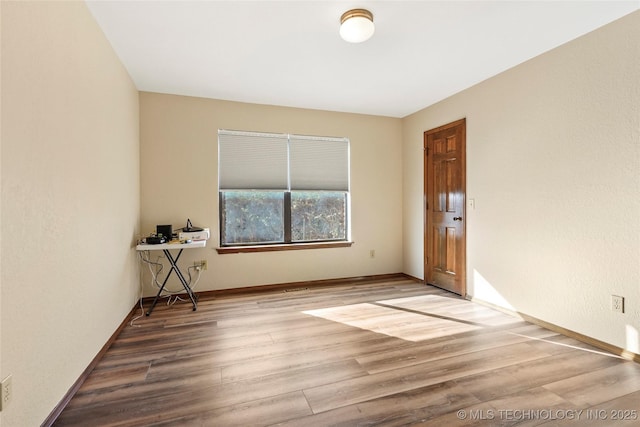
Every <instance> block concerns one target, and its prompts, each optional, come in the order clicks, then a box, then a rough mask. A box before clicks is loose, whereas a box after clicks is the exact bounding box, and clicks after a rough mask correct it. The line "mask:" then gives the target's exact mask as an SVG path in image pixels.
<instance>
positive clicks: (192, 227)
mask: <svg viewBox="0 0 640 427" xmlns="http://www.w3.org/2000/svg"><path fill="white" fill-rule="evenodd" d="M203 230H204V228H200V227H194V226H193V224H191V220H190V219H189V218H187V226H186V227H183V228H182V231H185V232H187V233H191V232H194V231H203Z"/></svg>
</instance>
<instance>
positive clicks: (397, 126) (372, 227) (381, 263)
mask: <svg viewBox="0 0 640 427" xmlns="http://www.w3.org/2000/svg"><path fill="white" fill-rule="evenodd" d="M218 129H238V130H251V131H265V132H282V133H297V134H305V135H325V136H345V137H348V138H349V139H350V141H351V196H352V201H351V219H352V224H353V225H352V230H351V232H352V238H353V241H354V242H355V244H354V245H353V246H352V247H350V248H335V249H314V250H301V251H284V252H269V253H253V254H225V255H219V254H218V253H217V252H216V251H215V250H214V248H215V247H216V246H217V244H218V242H219V232H218V195H217V179H218V178H217V177H218V172H217V162H218V158H217V131H218ZM140 138H141V139H140V144H141V193H142V194H141V196H142V197H141V207H142V222H141V224H142V232H143V234H148V233H150V232H152V231H154V230H155V226H156V225H157V224H172V225H173V226H174V228H178V227H182V226H183V225H184V224H185V222H186V219H187V218H191V220H192V222H193V223H194V225H199V226H205V227H209V228H210V229H211V232H212V238H211V240H210V241H209V242H208V246H207V248H206V249H196V250H191V251H188V252H185V253H184V254H183V258H184V263H185V265H186V264H189V263H191V261H192V260H194V259H206V260H207V261H208V265H209V269H208V270H207V271H206V272H204V273H203V274H202V278H201V281H200V283H199V284H198V287H197V289H198V290H213V289H225V288H237V287H247V286H255V285H260V284H273V283H288V282H297V281H306V280H317V279H329V278H342V277H353V276H361V275H372V274H383V273H397V272H400V271H401V270H402V234H401V233H402V225H401V222H400V218H402V194H401V192H400V189H401V187H402V181H401V180H402V173H401V169H402V165H401V138H402V135H401V120H400V119H394V118H384V117H376V116H367V115H358V114H344V113H332V112H324V111H315V110H303V109H294V108H284V107H274V106H266V105H255V104H243V103H236V102H227V101H219V100H211V99H203V98H191V97H184V96H172V95H162V94H155V93H141V94H140ZM371 249H374V250H375V251H376V257H375V258H374V259H371V258H370V257H369V251H370V250H371ZM146 279H148V278H146ZM172 280H173V281H172V283H171V286H172V287H173V288H177V289H179V285H178V284H177V281H176V280H175V276H173V277H172ZM145 284H146V286H147V289H146V291H145V292H146V293H147V294H149V293H150V292H152V291H151V288H150V287H149V285H148V280H145Z"/></svg>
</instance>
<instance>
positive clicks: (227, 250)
mask: <svg viewBox="0 0 640 427" xmlns="http://www.w3.org/2000/svg"><path fill="white" fill-rule="evenodd" d="M351 245H353V242H319V243H295V244H290V245H287V244H282V245H259V246H225V247H222V248H216V251H218V253H219V254H241V253H249V252H275V251H297V250H303V249H328V248H348V247H350V246H351Z"/></svg>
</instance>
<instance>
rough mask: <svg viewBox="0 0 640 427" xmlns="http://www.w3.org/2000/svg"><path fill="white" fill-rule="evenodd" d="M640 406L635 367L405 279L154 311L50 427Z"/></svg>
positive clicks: (452, 419) (460, 415)
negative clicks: (192, 307)
mask: <svg viewBox="0 0 640 427" xmlns="http://www.w3.org/2000/svg"><path fill="white" fill-rule="evenodd" d="M639 411H640V364H637V363H634V362H628V361H625V360H622V359H620V358H618V357H616V356H614V355H611V354H607V353H605V352H602V351H600V350H597V349H595V348H592V347H589V346H587V345H585V344H582V343H580V342H578V341H575V340H573V339H570V338H567V337H565V336H562V335H558V334H556V333H554V332H551V331H548V330H546V329H543V328H540V327H538V326H535V325H531V324H528V323H526V322H524V321H522V320H520V319H516V318H513V317H510V316H508V315H505V314H503V313H500V312H497V311H495V310H492V309H490V308H487V307H483V306H479V305H477V304H474V303H472V302H469V301H466V300H464V299H461V298H459V297H457V296H455V295H452V294H449V293H447V292H445V291H442V290H440V289H437V288H433V287H430V286H425V285H422V284H419V283H416V282H414V281H411V280H408V279H405V278H402V277H400V276H399V277H398V278H397V279H388V280H384V281H380V280H372V281H370V282H367V283H357V284H355V283H354V284H341V285H333V286H322V287H320V286H310V287H309V288H302V289H298V290H296V291H293V292H285V291H283V290H269V291H256V292H253V293H244V294H236V295H224V296H218V297H217V298H213V297H201V299H200V301H199V304H198V310H197V311H195V312H194V311H192V310H191V304H190V303H189V302H178V303H176V304H174V305H166V304H159V305H158V306H157V307H156V309H155V310H154V312H153V313H152V314H151V316H150V317H141V318H139V319H137V320H135V322H134V324H133V326H131V325H129V326H127V327H126V328H125V329H124V330H123V331H122V333H121V334H120V336H118V338H117V339H116V341H115V343H114V344H113V345H112V347H111V348H110V349H109V350H108V351H107V353H106V355H105V356H104V358H103V359H102V361H101V362H100V363H99V364H98V366H97V367H96V369H95V370H94V371H93V372H92V373H91V374H90V376H89V377H88V379H87V380H86V381H85V383H84V384H83V385H82V387H81V388H80V390H79V391H78V393H77V394H76V395H75V396H74V397H73V399H71V401H70V403H69V405H68V406H67V407H66V408H65V409H64V411H63V412H62V413H61V415H60V417H58V419H57V421H56V422H55V424H54V425H55V426H223V427H226V426H273V425H280V426H304V427H312V426H406V425H420V426H470V425H474V426H478V425H482V426H484V425H486V426H494V425H495V426H511V425H518V426H534V425H544V426H556V425H580V426H582V425H594V426H602V425H615V426H625V425H629V426H637V425H640V413H638V412H639ZM616 418H618V419H616Z"/></svg>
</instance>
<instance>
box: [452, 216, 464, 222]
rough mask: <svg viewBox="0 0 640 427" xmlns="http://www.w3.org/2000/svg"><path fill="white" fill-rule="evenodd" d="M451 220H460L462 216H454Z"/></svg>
mask: <svg viewBox="0 0 640 427" xmlns="http://www.w3.org/2000/svg"><path fill="white" fill-rule="evenodd" d="M453 220H454V221H462V217H461V216H454V217H453Z"/></svg>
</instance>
